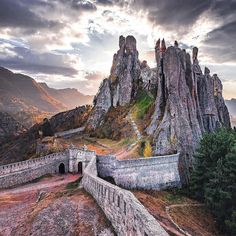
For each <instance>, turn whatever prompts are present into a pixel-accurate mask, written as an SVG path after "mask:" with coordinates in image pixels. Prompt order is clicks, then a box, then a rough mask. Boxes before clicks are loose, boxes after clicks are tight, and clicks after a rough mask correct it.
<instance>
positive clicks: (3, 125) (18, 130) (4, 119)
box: [0, 112, 26, 143]
mask: <svg viewBox="0 0 236 236" xmlns="http://www.w3.org/2000/svg"><path fill="white" fill-rule="evenodd" d="M24 131H26V129H25V128H24V127H23V126H22V125H21V124H20V123H19V122H18V121H16V120H15V119H14V118H13V117H12V116H10V115H9V114H8V113H6V112H0V143H1V141H2V140H4V139H5V138H6V137H9V136H18V135H20V134H22V133H23V132H24Z"/></svg>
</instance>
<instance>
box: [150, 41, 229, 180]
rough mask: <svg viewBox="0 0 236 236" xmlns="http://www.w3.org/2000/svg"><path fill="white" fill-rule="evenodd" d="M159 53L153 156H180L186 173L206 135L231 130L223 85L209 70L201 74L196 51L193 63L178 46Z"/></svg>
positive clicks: (152, 129)
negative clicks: (217, 130)
mask: <svg viewBox="0 0 236 236" xmlns="http://www.w3.org/2000/svg"><path fill="white" fill-rule="evenodd" d="M158 50H159V52H158ZM158 53H159V55H160V56H157V57H156V58H157V65H158V67H159V68H160V69H159V81H158V91H157V97H156V103H155V111H154V114H153V116H152V120H151V123H150V125H149V127H148V128H147V133H148V134H149V135H151V136H152V137H153V144H154V145H153V152H154V154H156V155H165V154H171V153H175V152H180V153H181V157H182V159H181V160H180V168H183V170H186V169H188V168H189V167H190V166H191V164H192V163H191V161H192V158H191V157H192V155H193V152H194V150H195V149H196V147H197V145H198V143H199V141H200V138H201V137H202V134H203V133H204V132H213V131H214V130H216V129H217V128H220V127H227V128H229V127H230V118H229V113H228V110H227V107H226V105H225V103H224V99H223V97H222V84H221V81H220V79H219V78H218V77H217V75H216V74H214V75H213V76H211V75H210V70H209V69H208V68H205V73H204V74H203V73H202V71H201V68H200V66H199V64H198V59H197V54H198V49H197V48H193V58H192V59H193V63H191V60H190V55H189V54H188V53H186V52H185V50H181V49H180V48H179V47H178V44H177V43H175V46H171V47H168V48H167V50H166V49H165V48H164V49H163V48H162V46H161V48H160V47H156V54H158ZM184 178H186V176H184Z"/></svg>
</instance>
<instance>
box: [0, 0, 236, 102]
mask: <svg viewBox="0 0 236 236" xmlns="http://www.w3.org/2000/svg"><path fill="white" fill-rule="evenodd" d="M120 35H124V36H127V35H134V36H135V38H136V40H137V49H138V51H139V58H140V60H141V61H142V60H147V61H148V64H149V65H150V66H151V67H154V66H155V61H154V46H155V42H156V40H157V39H158V38H165V40H166V42H167V45H172V44H173V42H174V40H177V41H178V42H179V45H180V47H181V48H185V49H186V50H187V51H189V52H191V49H192V48H193V47H194V46H197V47H198V48H199V56H198V58H199V62H200V64H201V66H202V68H203V69H204V66H207V67H208V68H209V69H210V70H211V73H212V74H213V73H216V74H218V76H219V77H220V79H221V80H222V82H223V86H224V97H225V98H227V99H230V98H233V97H234V98H236V43H235V41H236V0H0V66H3V67H6V68H8V69H11V70H13V71H14V72H20V73H24V74H27V75H29V76H31V77H33V78H34V79H36V80H37V81H39V82H46V83H47V84H48V85H49V86H51V87H54V88H66V87H70V88H77V89H78V90H79V91H80V92H82V93H84V94H90V95H94V94H96V92H97V89H98V87H99V84H100V82H101V81H102V80H103V79H104V78H106V77H107V76H109V72H110V68H111V64H112V58H113V54H114V53H115V52H116V51H117V50H118V39H119V36H120Z"/></svg>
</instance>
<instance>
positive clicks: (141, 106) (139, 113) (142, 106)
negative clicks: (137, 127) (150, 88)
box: [133, 90, 155, 120]
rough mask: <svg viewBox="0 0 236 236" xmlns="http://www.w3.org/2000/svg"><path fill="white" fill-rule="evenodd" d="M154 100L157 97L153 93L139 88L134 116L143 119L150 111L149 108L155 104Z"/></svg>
mask: <svg viewBox="0 0 236 236" xmlns="http://www.w3.org/2000/svg"><path fill="white" fill-rule="evenodd" d="M154 101H155V98H154V96H153V95H152V94H151V93H148V92H147V91H146V90H139V92H138V94H137V97H136V102H135V105H134V112H133V116H134V118H136V119H138V120H142V119H143V118H144V117H145V115H146V114H147V113H148V110H149V109H150V107H151V106H152V105H153V103H154Z"/></svg>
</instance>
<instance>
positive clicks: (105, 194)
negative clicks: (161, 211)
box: [82, 157, 168, 236]
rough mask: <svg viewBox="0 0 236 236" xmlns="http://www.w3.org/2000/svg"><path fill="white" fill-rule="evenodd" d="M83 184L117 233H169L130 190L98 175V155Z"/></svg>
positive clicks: (163, 235) (154, 235)
mask: <svg viewBox="0 0 236 236" xmlns="http://www.w3.org/2000/svg"><path fill="white" fill-rule="evenodd" d="M82 185H83V187H84V188H85V190H86V191H87V192H89V193H90V194H91V195H92V196H93V197H94V199H95V200H96V201H97V203H98V204H99V206H100V207H101V208H102V210H103V211H104V213H105V215H106V217H107V218H108V219H109V220H110V221H111V223H112V225H113V227H114V229H115V231H116V233H117V235H122V236H128V235H138V236H139V235H140V236H157V235H158V236H167V235H168V233H167V232H166V231H165V230H164V229H163V228H162V227H161V225H160V224H159V223H158V222H157V220H156V219H155V218H154V217H153V216H152V215H151V214H149V212H148V211H147V210H146V209H145V207H144V206H143V205H142V204H141V203H140V202H139V201H138V200H137V198H136V197H135V196H134V195H133V194H132V193H131V192H130V191H127V190H124V189H121V188H119V187H117V186H116V185H113V184H111V183H109V182H107V181H105V180H103V179H101V178H99V177H98V176H97V165H96V158H95V157H93V158H92V160H91V162H90V163H89V165H88V166H87V168H86V169H85V171H84V177H83V180H82Z"/></svg>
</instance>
